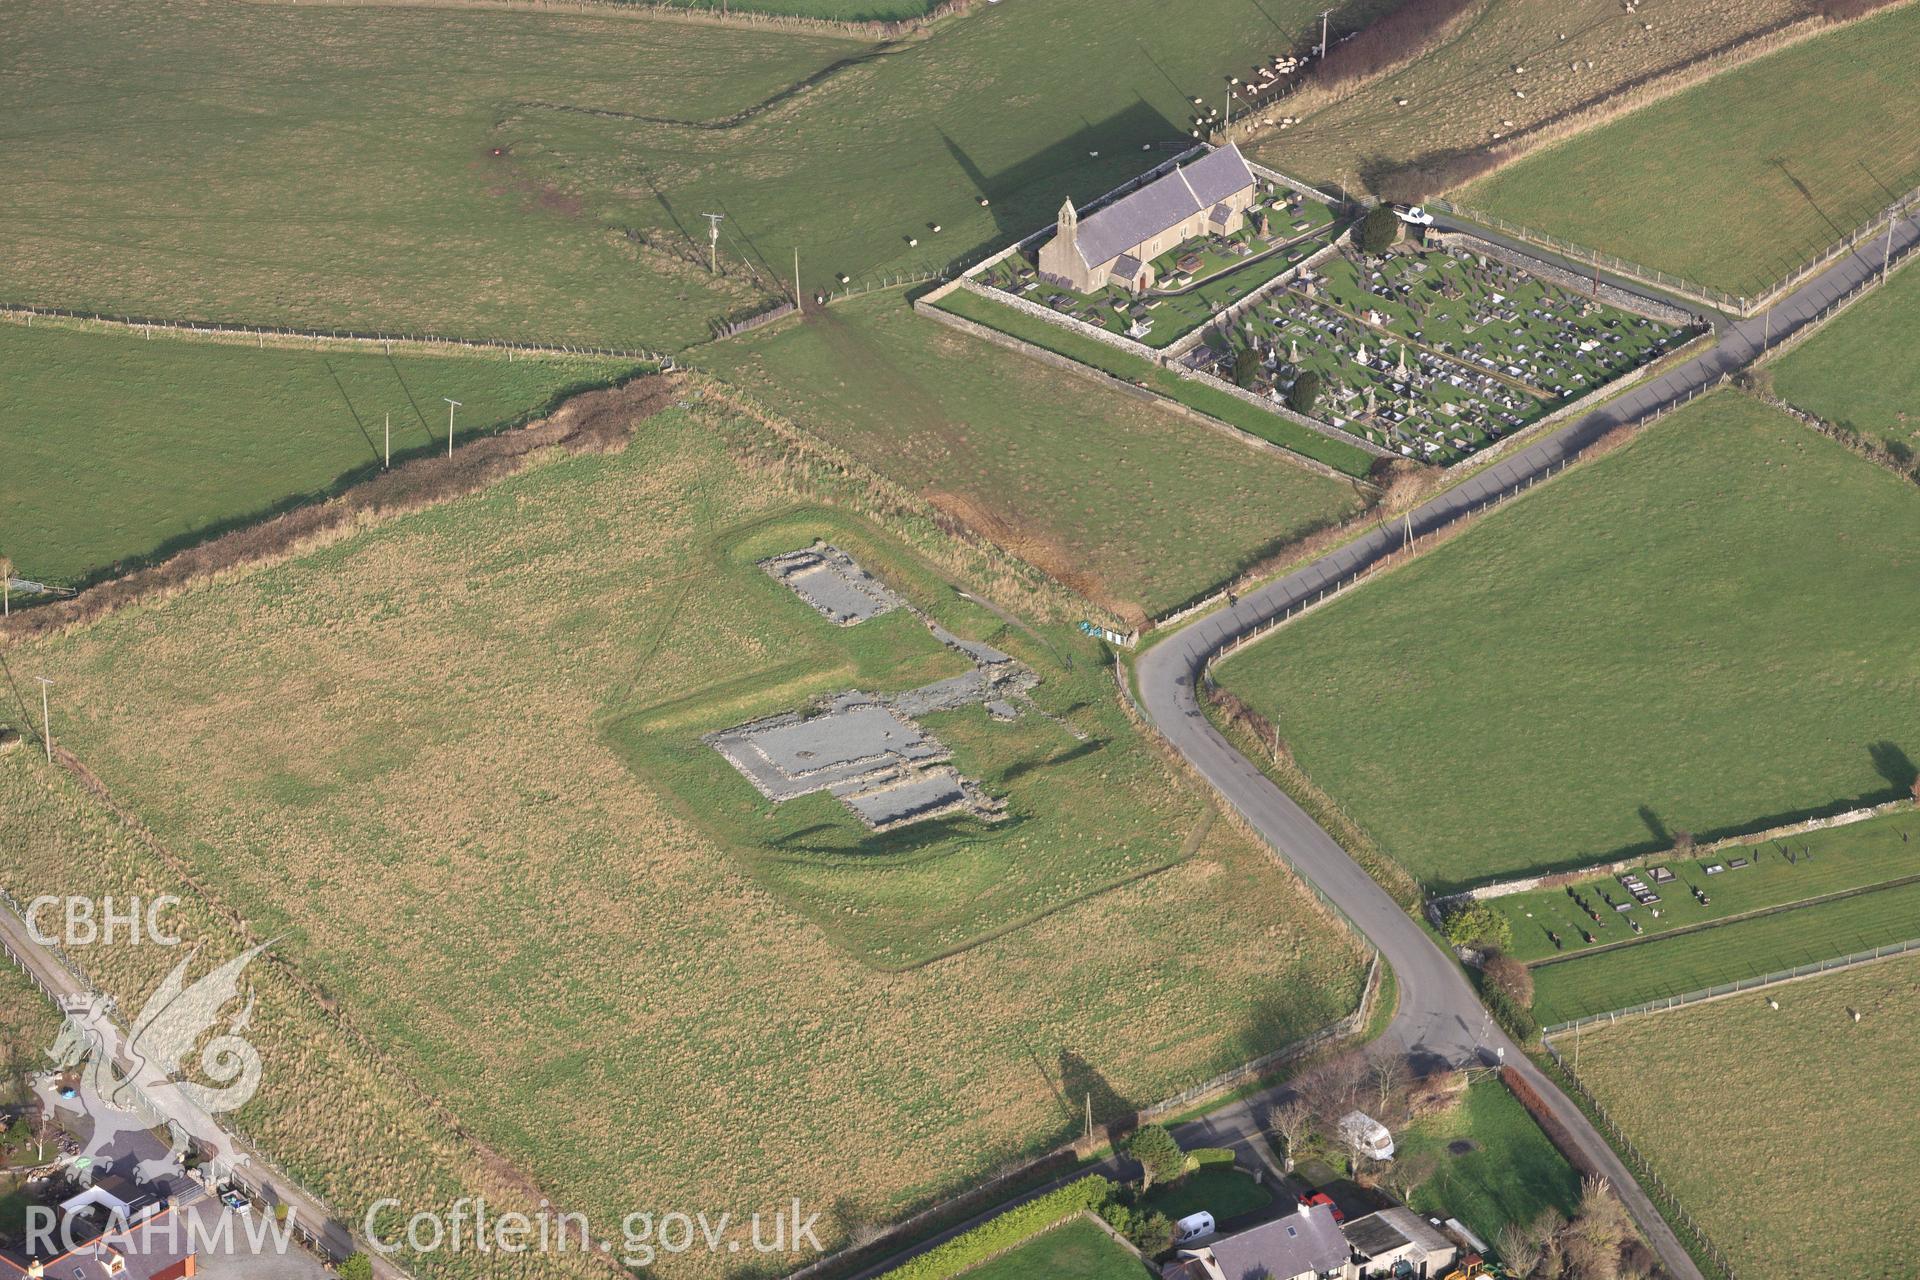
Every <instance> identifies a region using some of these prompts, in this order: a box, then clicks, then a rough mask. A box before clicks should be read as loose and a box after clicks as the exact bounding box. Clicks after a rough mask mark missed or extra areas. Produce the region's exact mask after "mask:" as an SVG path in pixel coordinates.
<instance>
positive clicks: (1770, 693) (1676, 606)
mask: <svg viewBox="0 0 1920 1280" xmlns="http://www.w3.org/2000/svg"><path fill="white" fill-rule="evenodd" d="M1916 547H1920V495H1916V494H1915V493H1914V492H1913V489H1912V487H1911V486H1910V485H1908V484H1907V483H1906V482H1904V481H1902V480H1901V479H1899V478H1898V477H1895V476H1893V475H1890V474H1888V473H1887V472H1885V471H1883V470H1881V469H1880V468H1878V467H1875V466H1873V465H1871V464H1869V463H1866V462H1864V461H1861V460H1860V459H1858V458H1855V457H1853V456H1852V455H1851V454H1849V453H1848V452H1847V451H1846V450H1844V449H1843V448H1841V447H1840V446H1839V445H1837V444H1834V443H1833V442H1831V441H1829V440H1826V439H1825V438H1823V437H1821V436H1819V435H1817V434H1815V433H1814V432H1811V431H1809V430H1807V429H1806V428H1804V427H1802V426H1800V425H1799V424H1798V423H1796V422H1794V421H1793V420H1792V419H1790V418H1788V417H1787V416H1786V415H1784V414H1780V413H1777V412H1775V411H1773V410H1771V409H1767V408H1765V407H1764V406H1762V405H1759V404H1758V403H1756V402H1754V401H1752V400H1750V399H1747V398H1745V397H1742V396H1740V395H1737V394H1734V393H1722V394H1718V395H1715V396H1712V397H1709V398H1707V399H1705V400H1703V401H1700V402H1698V403H1697V404H1695V405H1694V406H1691V407H1690V408H1688V409H1687V410H1685V411H1684V412H1681V413H1678V414H1675V415H1673V416H1672V417H1671V418H1668V419H1665V420H1663V421H1662V422H1661V424H1660V425H1659V426H1657V427H1655V428H1653V429H1652V430H1650V431H1649V432H1647V433H1646V434H1645V435H1643V436H1641V437H1640V438H1638V439H1637V440H1636V441H1635V442H1634V443H1632V444H1631V445H1629V446H1628V447H1627V448H1625V449H1624V450H1622V451H1621V452H1619V453H1617V454H1616V455H1614V456H1612V457H1609V458H1605V459H1602V460H1600V461H1598V462H1595V463H1593V464H1592V465H1590V466H1587V467H1585V468H1583V469H1581V470H1578V471H1576V472H1573V473H1571V474H1569V475H1568V476H1567V477H1565V478H1564V479H1563V480H1556V481H1555V482H1554V483H1553V484H1552V485H1549V486H1547V487H1545V488H1543V489H1541V490H1539V491H1538V492H1537V493H1535V494H1533V495H1531V496H1530V497H1528V498H1527V500H1526V501H1524V502H1520V503H1516V504H1514V505H1513V506H1511V507H1508V508H1504V509H1502V510H1501V511H1499V512H1497V513H1495V514H1493V515H1491V516H1489V517H1488V518H1486V519H1485V520H1484V521H1482V522H1481V523H1480V524H1479V525H1477V526H1476V527H1474V528H1472V529H1470V530H1469V531H1467V532H1466V533H1464V534H1463V535H1461V536H1460V537H1459V538H1457V539H1455V540H1454V541H1453V542H1451V543H1448V544H1447V545H1445V546H1442V547H1440V548H1439V549H1437V550H1435V551H1432V552H1430V553H1428V554H1427V555H1425V556H1423V557H1422V558H1421V559H1419V560H1418V561H1416V562H1415V563H1413V564H1412V565H1410V566H1408V567H1406V568H1404V569H1401V570H1397V571H1395V572H1394V573H1393V574H1391V575H1389V576H1388V577H1385V578H1382V579H1380V580H1378V581H1375V582H1373V583H1371V584H1370V585H1368V586H1367V587H1365V588H1363V589H1362V590H1360V591H1356V592H1353V593H1351V594H1349V595H1348V596H1346V597H1343V598H1342V599H1340V600H1337V601H1334V602H1332V603H1331V604H1329V605H1328V606H1327V607H1325V608H1324V609H1321V610H1319V611H1317V612H1316V613H1314V614H1312V615H1311V616H1309V617H1307V618H1304V619H1302V620H1301V621H1299V622H1297V623H1294V624H1293V625H1291V626H1288V627H1286V628H1284V629H1282V630H1281V631H1279V632H1278V633H1276V634H1275V635H1274V636H1273V637H1272V638H1269V639H1267V640H1264V641H1262V642H1261V643H1260V644H1258V645H1255V646H1254V647H1252V648H1251V649H1249V650H1247V651H1246V652H1245V653H1244V654H1242V655H1239V656H1236V657H1235V658H1233V659H1232V660H1230V661H1229V662H1227V663H1225V664H1223V667H1222V671H1221V676H1222V678H1223V679H1224V680H1226V682H1227V683H1228V684H1229V685H1230V686H1231V687H1233V688H1234V689H1236V690H1237V691H1239V692H1240V693H1241V694H1242V695H1243V696H1246V697H1248V698H1250V699H1251V700H1252V701H1253V702H1254V703H1255V704H1256V705H1257V706H1259V707H1260V708H1261V709H1262V710H1263V711H1264V712H1266V713H1267V714H1269V715H1270V716H1272V717H1274V718H1275V720H1276V721H1277V723H1278V724H1279V725H1280V726H1281V729H1282V732H1283V733H1284V734H1285V735H1286V737H1287V740H1288V741H1289V743H1290V744H1291V746H1292V749H1293V752H1294V754H1295V757H1296V758H1297V759H1298V761H1299V763H1300V764H1301V766H1302V767H1303V768H1305V769H1306V770H1307V772H1308V773H1309V774H1310V775H1311V776H1312V777H1313V778H1314V779H1315V780H1316V781H1317V782H1318V783H1319V784H1320V785H1321V786H1322V787H1324V788H1325V789H1326V790H1327V791H1329V792H1331V793H1332V794H1333V795H1334V796H1335V797H1336V798H1337V799H1339V800H1340V801H1341V803H1342V804H1343V805H1344V806H1345V807H1346V809H1347V810H1348V812H1350V813H1351V814H1352V816H1353V817H1354V818H1355V819H1356V820H1358V821H1359V822H1360V823H1361V825H1362V826H1364V827H1366V828H1367V829H1368V830H1369V831H1370V832H1371V833H1372V835H1373V836H1374V837H1375V839H1377V840H1378V841H1379V842H1380V843H1381V844H1382V845H1383V846H1384V847H1385V849H1386V850H1387V852H1388V853H1390V854H1391V855H1393V856H1394V857H1396V858H1397V859H1398V860H1399V861H1400V862H1402V863H1403V864H1404V865H1405V866H1406V867H1407V869H1408V870H1409V871H1411V872H1413V873H1414V874H1415V875H1416V876H1418V877H1420V878H1421V879H1422V880H1424V881H1425V882H1426V885H1427V887H1428V889H1429V890H1430V891H1434V892H1440V891H1445V890H1447V889H1450V888H1457V887H1462V886H1465V885H1469V884H1473V883H1477V882H1482V881H1486V880H1489V879H1495V878H1499V877H1502V876H1507V875H1518V874H1526V873H1532V872H1542V871H1549V870H1564V869H1571V868H1575V867H1580V866H1585V865H1591V864H1592V863H1594V862H1598V861H1602V860H1607V859H1609V858H1613V857H1628V856H1632V855H1633V854H1634V853H1636V852H1639V851H1649V850H1661V849H1665V848H1667V847H1668V846H1670V845H1671V843H1672V833H1673V831H1674V830H1675V829H1680V828H1684V829H1687V830H1690V831H1692V832H1694V834H1695V835H1697V836H1699V837H1701V838H1703V839H1704V838H1709V837H1711V836H1714V835H1716V834H1718V833H1721V832H1732V831H1740V830H1754V829H1756V828H1761V827H1765V826H1770V825H1777V824H1779V823H1780V822H1783V821H1786V820H1787V819H1788V817H1789V816H1791V815H1796V814H1800V813H1805V812H1807V811H1825V810H1830V809H1832V808H1835V807H1851V806H1852V805H1853V804H1854V803H1855V802H1856V801H1858V800H1860V799H1863V798H1866V799H1873V800H1881V799H1889V798H1892V797H1893V796H1896V795H1900V794H1904V793H1905V791H1906V789H1907V787H1908V785H1909V784H1910V783H1911V782H1912V780H1913V777H1914V765H1913V760H1912V757H1913V755H1914V754H1915V753H1916V752H1920V740H1916V738H1915V736H1914V733H1913V725H1912V720H1911V717H1910V716H1908V715H1907V714H1906V713H1905V711H1904V708H1905V707H1907V706H1909V705H1911V701H1912V699H1913V698H1914V696H1915V695H1916V693H1920V655H1917V654H1916V651H1915V650H1914V648H1913V646H1912V644H1911V643H1910V641H1909V636H1910V632H1911V620H1912V619H1913V617H1915V616H1916V614H1917V613H1920V572H1916V567H1917V565H1920V561H1916V557H1917V556H1920V551H1916ZM1762 549H1764V554H1757V553H1758V552H1760V551H1761V550H1762Z"/></svg>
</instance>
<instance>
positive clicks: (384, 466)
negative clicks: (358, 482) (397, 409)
mask: <svg viewBox="0 0 1920 1280" xmlns="http://www.w3.org/2000/svg"><path fill="white" fill-rule="evenodd" d="M380 469H381V470H382V471H391V470H393V410H391V409H389V410H387V460H386V461H385V462H383V463H381V464H380Z"/></svg>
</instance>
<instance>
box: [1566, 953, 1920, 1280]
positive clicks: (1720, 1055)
mask: <svg viewBox="0 0 1920 1280" xmlns="http://www.w3.org/2000/svg"><path fill="white" fill-rule="evenodd" d="M1776 1004H1777V1005H1778V1007H1777V1008H1776V1007H1774V1005H1776ZM1916 1036H1920V957H1903V958H1899V959H1893V960H1886V961H1882V962H1880V963H1877V964H1868V965H1862V966H1860V967H1859V968H1855V969H1849V970H1845V971H1843V972H1837V973H1830V974H1824V975H1822V976H1820V977H1818V978H1811V979H1808V980H1806V981H1803V982H1794V983H1787V984H1784V985H1781V986H1776V987H1772V988H1769V989H1767V990H1766V991H1764V992H1752V993H1747V994H1742V995H1738V996H1733V997H1730V998H1728V999H1724V1000H1717V1001H1713V1002H1711V1003H1708V1004H1701V1005H1695V1006H1692V1007H1690V1008H1686V1009H1677V1010H1674V1011H1672V1012H1665V1013H1657V1014H1650V1015H1646V1016H1643V1017H1636V1018H1629V1019H1624V1020H1622V1021H1620V1022H1618V1023H1616V1024H1613V1025H1606V1024H1599V1025H1595V1026H1591V1027H1586V1028H1583V1029H1582V1030H1581V1032H1580V1036H1579V1039H1578V1042H1577V1047H1576V1041H1575V1037H1574V1035H1573V1033H1571V1032H1568V1033H1566V1034H1563V1035H1560V1036H1557V1037H1555V1038H1554V1047H1555V1048H1556V1049H1557V1050H1558V1051H1559V1054H1560V1057H1561V1059H1562V1060H1563V1061H1565V1062H1567V1063H1569V1064H1575V1063H1577V1072H1578V1075H1579V1078H1580V1080H1581V1082H1582V1083H1583V1084H1585V1085H1586V1087H1587V1088H1588V1089H1590V1090H1592V1092H1593V1093H1594V1094H1595V1096H1597V1097H1598V1098H1599V1100H1600V1102H1601V1104H1602V1105H1603V1106H1604V1107H1605V1108H1606V1110H1607V1113H1608V1114H1609V1115H1610V1116H1611V1117H1612V1119H1613V1120H1614V1122H1615V1123H1617V1124H1618V1125H1619V1126H1620V1127H1621V1128H1622V1129H1623V1130H1624V1131H1625V1132H1626V1134H1627V1136H1628V1137H1629V1138H1630V1139H1631V1140H1632V1142H1633V1143H1634V1145H1635V1146H1637V1147H1639V1149H1640V1150H1641V1151H1642V1152H1643V1153H1644V1154H1645V1155H1646V1157H1647V1159H1648V1160H1649V1161H1650V1162H1651V1163H1652V1165H1653V1167H1654V1169H1655V1170H1656V1171H1657V1172H1658V1173H1659V1175H1660V1177H1661V1179H1662V1181H1663V1182H1664V1183H1665V1184H1666V1186H1667V1188H1668V1189H1669V1190H1670V1192H1671V1193H1672V1194H1673V1195H1674V1196H1675V1197H1677V1198H1678V1200H1679V1201H1680V1202H1681V1203H1682V1204H1684V1205H1685V1206H1686V1208H1687V1211H1688V1212H1689V1213H1690V1214H1691V1215H1692V1216H1693V1217H1694V1218H1695V1219H1696V1220H1698V1222H1699V1223H1700V1225H1701V1226H1702V1227H1703V1228H1704V1229H1705V1232H1706V1234H1707V1236H1708V1237H1709V1238H1710V1239H1711V1240H1712V1241H1713V1243H1714V1245H1715V1246H1717V1247H1718V1248H1719V1249H1721V1250H1722V1251H1723V1252H1725V1254H1726V1255H1727V1259H1728V1261H1729V1262H1730V1263H1731V1264H1732V1266H1733V1267H1734V1269H1735V1270H1736V1272H1737V1274H1739V1275H1741V1276H1749V1275H1751V1276H1806V1275H1821V1274H1833V1275H1859V1276H1884V1277H1889V1280H1891V1278H1892V1277H1897V1276H1910V1275H1913V1274H1915V1273H1916V1271H1917V1270H1920V1236H1916V1235H1915V1234H1914V1233H1912V1232H1910V1231H1906V1230H1904V1229H1898V1228H1894V1229H1889V1226H1888V1224H1889V1223H1890V1222H1900V1221H1905V1220H1907V1219H1909V1218H1911V1217H1912V1216H1913V1214H1914V1213H1916V1212H1920V1179H1916V1178H1915V1176H1914V1173H1915V1164H1916V1158H1917V1156H1920V1109H1917V1108H1915V1107H1914V1106H1912V1105H1911V1099H1912V1098H1913V1097H1914V1096H1915V1095H1916V1093H1920V1057H1917V1056H1916V1055H1915V1054H1914V1052H1913V1044H1914V1040H1915V1037H1916ZM1766 1206H1772V1207H1773V1208H1775V1209H1778V1208H1779V1207H1781V1206H1797V1208H1795V1209H1791V1210H1784V1211H1779V1212H1774V1211H1769V1210H1768V1209H1767V1208H1765V1207H1766Z"/></svg>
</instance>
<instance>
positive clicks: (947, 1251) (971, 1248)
mask: <svg viewBox="0 0 1920 1280" xmlns="http://www.w3.org/2000/svg"><path fill="white" fill-rule="evenodd" d="M1112 1195H1113V1183H1111V1182H1109V1181H1107V1179H1105V1178H1103V1177H1101V1176H1100V1175H1099V1174H1097V1173H1093V1174H1088V1175H1087V1176H1086V1177H1084V1178H1080V1179H1078V1180H1077V1181H1074V1182H1069V1183H1068V1184H1067V1185H1066V1186H1064V1187H1060V1188H1058V1189H1056V1190H1053V1191H1049V1192H1047V1194H1045V1195H1043V1196H1039V1197H1037V1198H1036V1199H1033V1200H1029V1201H1027V1202H1026V1203H1025V1204H1023V1205H1019V1206H1017V1207H1016V1208H1012V1209H1009V1210H1007V1211H1006V1212H1005V1213H1003V1214H1001V1215H1000V1216H999V1217H997V1218H994V1219H992V1220H991V1221H988V1222H983V1223H981V1224H980V1225H979V1226H977V1227H975V1228H974V1229H973V1230H971V1231H967V1232H963V1233H961V1234H960V1235H957V1236H955V1237H954V1238H953V1239H951V1240H949V1241H947V1242H946V1243H945V1244H943V1245H940V1246H939V1247H938V1248H935V1249H929V1250H928V1251H927V1252H925V1253H923V1254H921V1255H920V1256H919V1257H917V1258H910V1259H908V1260H907V1261H906V1262H904V1263H902V1264H901V1265H900V1266H897V1267H895V1268H894V1269H893V1270H891V1271H889V1272H887V1273H886V1274H885V1275H884V1276H882V1277H881V1280H947V1277H949V1276H956V1275H959V1274H960V1273H961V1272H962V1271H965V1270H966V1269H967V1268H968V1267H973V1266H978V1265H979V1264H980V1263H982V1262H985V1261H986V1260H987V1259H988V1258H991V1257H993V1256H994V1255H995V1254H998V1253H1004V1252H1006V1251H1007V1250H1008V1249H1011V1248H1013V1247H1014V1246H1015V1245H1017V1244H1019V1243H1021V1242H1022V1241H1024V1240H1026V1239H1028V1238H1030V1237H1032V1236H1036V1235H1039V1234H1040V1233H1041V1232H1042V1231H1045V1230H1046V1229H1047V1228H1048V1227H1051V1226H1053V1225H1054V1224H1056V1223H1058V1222H1061V1221H1063V1220H1065V1219H1067V1218H1070V1217H1072V1216H1073V1215H1074V1214H1076V1213H1079V1212H1081V1211H1082V1210H1084V1209H1098V1208H1099V1207H1100V1206H1101V1205H1103V1204H1105V1203H1106V1202H1107V1200H1108V1199H1109V1198H1110V1197H1111V1196H1112Z"/></svg>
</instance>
